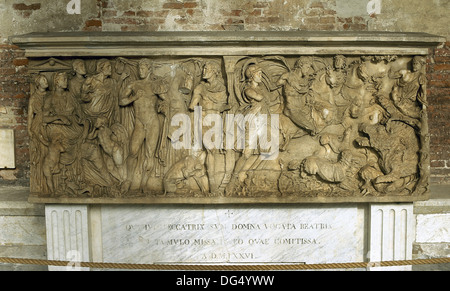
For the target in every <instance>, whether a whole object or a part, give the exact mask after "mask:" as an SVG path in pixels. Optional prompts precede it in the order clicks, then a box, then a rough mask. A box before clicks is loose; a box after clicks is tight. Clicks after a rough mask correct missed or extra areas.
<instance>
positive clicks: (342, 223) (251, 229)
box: [94, 205, 366, 264]
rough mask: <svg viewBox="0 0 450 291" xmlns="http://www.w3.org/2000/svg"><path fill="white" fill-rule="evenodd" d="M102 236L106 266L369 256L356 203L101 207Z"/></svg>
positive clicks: (341, 259) (310, 260) (323, 260)
mask: <svg viewBox="0 0 450 291" xmlns="http://www.w3.org/2000/svg"><path fill="white" fill-rule="evenodd" d="M101 232H102V234H101V237H102V238H101V240H102V245H103V246H102V250H101V252H102V254H101V256H98V255H97V257H98V258H102V260H103V261H104V262H129V263H239V264H244V263H253V264H258V263H290V262H291V263H294V262H295V263H301V262H305V263H329V262H356V261H363V260H364V256H365V251H366V250H365V241H364V235H365V234H364V233H365V229H364V209H361V208H358V207H357V206H349V205H342V207H323V206H319V205H314V206H311V207H302V206H288V207H286V206H283V207H281V206H280V207H278V206H276V207H273V206H270V207H248V206H232V207H223V206H208V207H203V206H150V205H145V206H101ZM94 240H95V238H94ZM94 243H95V244H96V242H94ZM99 251H100V250H99V249H98V248H97V252H99Z"/></svg>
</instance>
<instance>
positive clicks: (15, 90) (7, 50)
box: [0, 44, 30, 185]
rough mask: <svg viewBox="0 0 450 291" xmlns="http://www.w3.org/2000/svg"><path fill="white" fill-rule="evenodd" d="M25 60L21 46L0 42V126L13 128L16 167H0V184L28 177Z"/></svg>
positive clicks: (27, 82)
mask: <svg viewBox="0 0 450 291" xmlns="http://www.w3.org/2000/svg"><path fill="white" fill-rule="evenodd" d="M27 64H28V60H27V59H26V58H25V57H24V51H23V50H20V49H19V48H18V47H17V46H14V45H8V44H3V45H1V44H0V127H1V128H10V129H11V128H12V129H14V135H15V143H16V144H15V146H16V147H15V155H16V168H15V169H3V170H0V184H16V183H18V184H24V185H26V184H27V183H28V180H29V164H30V161H29V160H30V158H29V152H28V132H27V112H28V110H27V109H28V99H29V98H28V97H29V91H30V83H29V78H28V76H27V68H26V65H27Z"/></svg>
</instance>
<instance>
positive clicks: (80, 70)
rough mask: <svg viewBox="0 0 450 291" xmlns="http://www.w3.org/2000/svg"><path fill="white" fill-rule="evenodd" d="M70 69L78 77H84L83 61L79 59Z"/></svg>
mask: <svg viewBox="0 0 450 291" xmlns="http://www.w3.org/2000/svg"><path fill="white" fill-rule="evenodd" d="M72 68H73V70H74V71H75V73H77V74H80V75H86V66H85V65H84V61H83V60H80V59H76V60H74V61H73V63H72Z"/></svg>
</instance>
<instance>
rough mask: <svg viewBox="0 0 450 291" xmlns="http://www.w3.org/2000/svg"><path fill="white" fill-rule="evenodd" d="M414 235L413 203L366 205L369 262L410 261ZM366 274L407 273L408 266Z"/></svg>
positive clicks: (409, 267)
mask: <svg viewBox="0 0 450 291" xmlns="http://www.w3.org/2000/svg"><path fill="white" fill-rule="evenodd" d="M414 235H415V219H414V214H413V203H398V204H378V203H377V204H371V205H370V247H369V261H370V262H382V261H395V260H411V259H412V243H413V241H414ZM370 270H374V271H376V270H405V271H406V270H411V266H410V265H409V266H393V267H379V266H376V265H374V266H373V267H370Z"/></svg>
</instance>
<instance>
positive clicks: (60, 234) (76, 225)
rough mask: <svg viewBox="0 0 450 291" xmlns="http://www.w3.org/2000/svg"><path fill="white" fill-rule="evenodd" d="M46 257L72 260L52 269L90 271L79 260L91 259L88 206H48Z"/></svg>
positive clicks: (46, 217) (46, 214) (46, 210)
mask: <svg viewBox="0 0 450 291" xmlns="http://www.w3.org/2000/svg"><path fill="white" fill-rule="evenodd" d="M45 220H46V227H47V256H48V259H49V260H57V261H71V264H70V265H68V266H66V267H60V266H49V270H50V271H65V270H72V269H73V270H89V268H80V267H79V266H77V264H76V262H81V261H82V262H88V261H90V255H89V229H88V206H87V205H64V204H62V205H46V207H45Z"/></svg>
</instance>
